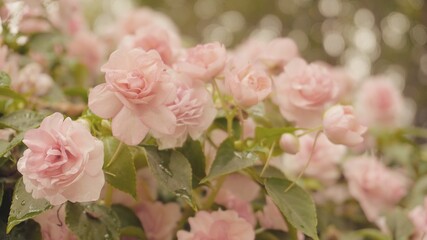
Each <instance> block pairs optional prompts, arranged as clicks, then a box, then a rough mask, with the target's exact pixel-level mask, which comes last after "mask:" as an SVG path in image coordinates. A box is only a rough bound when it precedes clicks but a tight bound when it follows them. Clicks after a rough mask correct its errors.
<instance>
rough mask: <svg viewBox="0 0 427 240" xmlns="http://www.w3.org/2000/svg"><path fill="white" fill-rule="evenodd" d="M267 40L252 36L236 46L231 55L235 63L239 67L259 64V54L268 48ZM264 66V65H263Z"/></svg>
mask: <svg viewBox="0 0 427 240" xmlns="http://www.w3.org/2000/svg"><path fill="white" fill-rule="evenodd" d="M266 46H267V42H265V41H261V40H257V39H254V38H250V39H248V40H246V41H245V42H243V43H242V44H240V45H239V46H237V47H236V49H235V50H234V51H233V52H232V54H231V57H232V59H233V64H234V65H235V66H238V67H242V66H246V65H249V64H257V63H259V62H258V56H259V55H260V54H261V52H262V51H263V50H264V49H265V48H266ZM262 66H264V65H262Z"/></svg>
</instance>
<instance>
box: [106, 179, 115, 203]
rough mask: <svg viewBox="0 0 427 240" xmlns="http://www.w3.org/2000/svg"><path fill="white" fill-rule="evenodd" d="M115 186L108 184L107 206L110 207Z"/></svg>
mask: <svg viewBox="0 0 427 240" xmlns="http://www.w3.org/2000/svg"><path fill="white" fill-rule="evenodd" d="M113 191H114V189H113V187H112V186H111V185H110V184H107V187H106V191H105V199H104V202H105V206H107V207H110V206H111V204H112V202H113Z"/></svg>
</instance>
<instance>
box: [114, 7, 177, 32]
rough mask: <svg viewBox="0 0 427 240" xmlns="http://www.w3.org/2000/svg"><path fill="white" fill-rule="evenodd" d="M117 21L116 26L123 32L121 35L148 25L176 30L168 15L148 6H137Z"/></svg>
mask: <svg viewBox="0 0 427 240" xmlns="http://www.w3.org/2000/svg"><path fill="white" fill-rule="evenodd" d="M119 22H120V24H119V26H118V27H117V28H118V29H119V31H122V32H123V35H128V34H135V33H136V32H137V31H138V30H140V29H144V28H149V27H157V28H162V29H165V30H167V31H169V32H174V33H177V32H178V31H177V27H176V26H175V24H174V23H173V22H172V21H171V19H170V18H169V17H168V16H166V15H165V14H162V13H160V12H157V11H154V10H152V9H150V8H138V9H136V10H134V11H132V12H129V13H126V15H124V16H123V18H122V19H121V20H120V21H119Z"/></svg>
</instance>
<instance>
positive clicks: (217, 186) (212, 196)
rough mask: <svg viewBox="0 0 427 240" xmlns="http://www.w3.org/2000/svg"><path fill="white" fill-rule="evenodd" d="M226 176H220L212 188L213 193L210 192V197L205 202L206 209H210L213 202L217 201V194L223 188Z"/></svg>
mask: <svg viewBox="0 0 427 240" xmlns="http://www.w3.org/2000/svg"><path fill="white" fill-rule="evenodd" d="M225 177H226V176H222V177H220V178H218V180H217V182H216V184H215V186H214V188H213V189H212V192H211V194H209V197H208V198H207V199H206V202H205V209H210V208H211V207H212V204H213V203H214V201H215V198H216V195H217V194H218V192H219V190H220V189H221V186H222V184H223V183H224V181H225Z"/></svg>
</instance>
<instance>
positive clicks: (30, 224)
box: [0, 219, 42, 240]
mask: <svg viewBox="0 0 427 240" xmlns="http://www.w3.org/2000/svg"><path fill="white" fill-rule="evenodd" d="M1 225H2V226H1V229H0V231H1V232H0V239H3V240H30V239H31V240H42V234H41V228H40V225H39V224H38V223H37V222H36V221H34V220H32V219H29V220H27V221H25V222H22V223H20V224H18V225H17V226H16V227H14V228H13V229H12V231H11V232H10V233H9V234H7V235H3V234H5V231H4V227H5V226H4V223H3V222H1Z"/></svg>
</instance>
